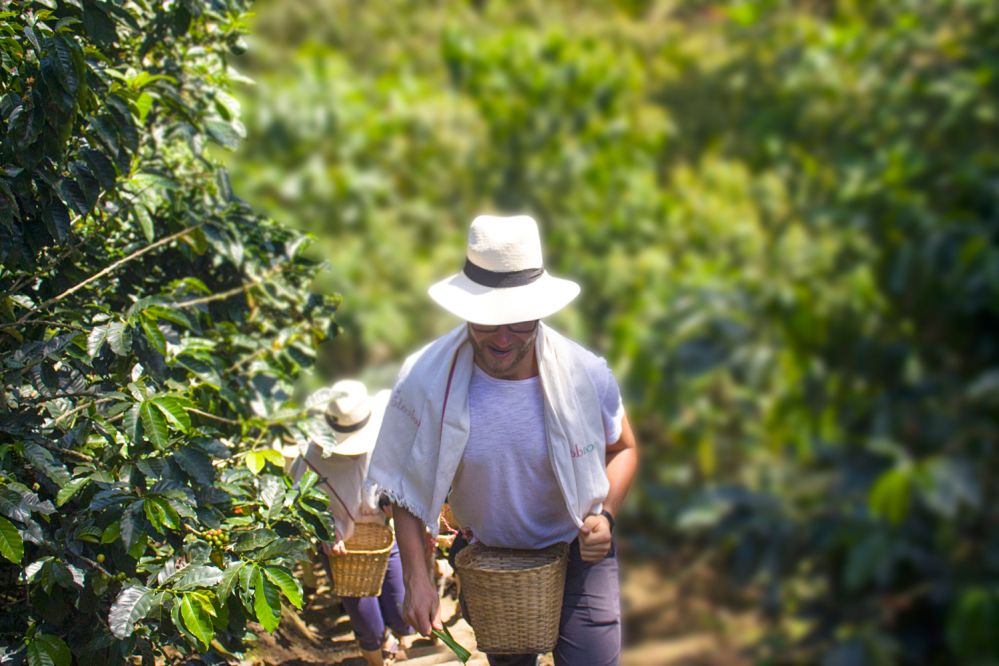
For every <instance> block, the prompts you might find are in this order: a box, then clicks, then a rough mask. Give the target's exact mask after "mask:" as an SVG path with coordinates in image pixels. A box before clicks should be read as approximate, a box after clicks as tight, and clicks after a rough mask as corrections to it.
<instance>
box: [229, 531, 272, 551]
mask: <svg viewBox="0 0 999 666" xmlns="http://www.w3.org/2000/svg"><path fill="white" fill-rule="evenodd" d="M277 538H278V535H277V532H275V531H274V530H269V529H260V530H253V531H252V532H240V533H239V536H238V537H236V542H235V543H234V544H233V546H232V549H233V550H234V551H236V552H237V553H242V552H246V551H248V550H255V549H257V548H262V547H264V546H266V545H268V544H269V543H271V542H272V541H274V540H275V539H277Z"/></svg>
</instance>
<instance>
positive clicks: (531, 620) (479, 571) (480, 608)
mask: <svg viewBox="0 0 999 666" xmlns="http://www.w3.org/2000/svg"><path fill="white" fill-rule="evenodd" d="M568 562H569V545H568V544H565V543H559V544H555V545H554V546H549V547H548V548H543V549H541V550H514V549H510V548H489V547H487V546H483V545H482V544H479V543H473V544H471V545H469V546H466V547H465V548H463V549H462V550H461V551H460V552H459V553H458V555H457V556H456V557H455V571H456V572H457V574H458V578H459V580H460V582H461V592H462V595H463V597H464V599H465V606H466V608H467V610H468V615H469V617H468V618H466V619H467V620H468V623H469V624H471V625H472V629H473V630H474V631H475V642H476V644H477V646H478V649H479V650H481V651H482V652H485V653H487V654H529V653H537V654H540V653H544V652H550V651H551V650H553V649H554V648H555V643H556V642H557V641H558V626H559V620H560V618H561V615H562V595H563V593H564V592H565V570H566V565H567V564H568Z"/></svg>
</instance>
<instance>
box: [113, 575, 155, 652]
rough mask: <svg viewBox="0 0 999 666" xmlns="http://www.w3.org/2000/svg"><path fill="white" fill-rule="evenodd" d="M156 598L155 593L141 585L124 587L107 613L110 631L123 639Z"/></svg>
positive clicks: (129, 633)
mask: <svg viewBox="0 0 999 666" xmlns="http://www.w3.org/2000/svg"><path fill="white" fill-rule="evenodd" d="M155 600H156V594H154V593H153V591H152V590H150V589H149V588H147V587H144V586H142V585H132V586H130V587H126V588H125V589H124V590H122V591H121V594H119V595H118V598H117V599H115V601H114V604H112V606H111V613H110V614H109V615H108V624H109V626H110V627H111V633H112V634H114V635H115V637H116V638H119V639H125V638H128V637H129V636H131V635H132V632H133V631H135V623H136V622H138V621H139V620H141V619H142V618H144V617H146V614H147V613H149V611H150V609H151V608H152V606H153V603H154V601H155Z"/></svg>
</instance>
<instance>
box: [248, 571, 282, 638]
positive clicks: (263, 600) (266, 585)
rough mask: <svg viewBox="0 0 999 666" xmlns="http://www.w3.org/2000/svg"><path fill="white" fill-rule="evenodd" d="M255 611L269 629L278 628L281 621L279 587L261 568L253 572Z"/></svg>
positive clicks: (260, 621) (265, 627)
mask: <svg viewBox="0 0 999 666" xmlns="http://www.w3.org/2000/svg"><path fill="white" fill-rule="evenodd" d="M253 573H254V576H253V611H254V613H255V614H256V616H257V622H259V623H260V625H261V626H262V627H263V628H264V629H265V630H267V631H274V630H275V629H277V626H278V623H279V622H280V621H281V599H280V597H278V589H277V588H276V587H275V586H274V585H273V584H272V583H271V582H270V580H268V579H267V578H265V577H264V575H263V574H262V573H261V572H260V570H259V569H258V570H256V571H254V572H253Z"/></svg>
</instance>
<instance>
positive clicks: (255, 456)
mask: <svg viewBox="0 0 999 666" xmlns="http://www.w3.org/2000/svg"><path fill="white" fill-rule="evenodd" d="M268 462H270V463H272V464H274V465H276V466H277V467H279V468H282V469H283V468H284V456H282V455H281V452H280V451H277V450H275V449H258V450H256V451H249V452H247V454H246V467H247V468H248V469H249V470H250V471H251V472H253V474H254V475H257V474H260V471H261V470H262V469H263V468H264V464H266V463H268Z"/></svg>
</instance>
